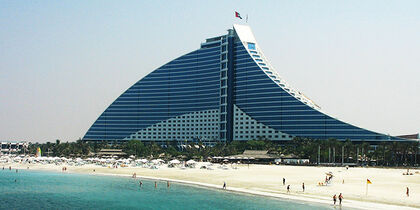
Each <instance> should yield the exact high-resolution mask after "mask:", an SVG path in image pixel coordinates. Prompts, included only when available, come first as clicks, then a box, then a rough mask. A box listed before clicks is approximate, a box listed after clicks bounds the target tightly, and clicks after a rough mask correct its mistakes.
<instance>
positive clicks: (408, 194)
mask: <svg viewBox="0 0 420 210" xmlns="http://www.w3.org/2000/svg"><path fill="white" fill-rule="evenodd" d="M405 194H407V197H409V196H410V190H409V189H408V187H407V192H406V193H405Z"/></svg>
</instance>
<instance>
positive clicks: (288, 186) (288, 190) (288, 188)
mask: <svg viewBox="0 0 420 210" xmlns="http://www.w3.org/2000/svg"><path fill="white" fill-rule="evenodd" d="M287 192H288V193H290V184H289V185H287Z"/></svg>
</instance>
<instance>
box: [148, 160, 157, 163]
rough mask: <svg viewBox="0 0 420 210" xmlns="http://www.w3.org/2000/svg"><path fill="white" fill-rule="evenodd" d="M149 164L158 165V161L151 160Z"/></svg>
mask: <svg viewBox="0 0 420 210" xmlns="http://www.w3.org/2000/svg"><path fill="white" fill-rule="evenodd" d="M150 162H151V163H153V164H158V163H159V160H151V161H150Z"/></svg>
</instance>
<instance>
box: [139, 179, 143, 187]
mask: <svg viewBox="0 0 420 210" xmlns="http://www.w3.org/2000/svg"><path fill="white" fill-rule="evenodd" d="M139 184H140V188H141V187H142V186H143V182H142V181H141V180H140V182H139Z"/></svg>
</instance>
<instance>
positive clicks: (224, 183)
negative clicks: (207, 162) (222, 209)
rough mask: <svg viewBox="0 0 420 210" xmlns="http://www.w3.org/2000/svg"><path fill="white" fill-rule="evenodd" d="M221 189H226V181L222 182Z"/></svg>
mask: <svg viewBox="0 0 420 210" xmlns="http://www.w3.org/2000/svg"><path fill="white" fill-rule="evenodd" d="M223 189H224V190H226V182H223Z"/></svg>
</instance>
